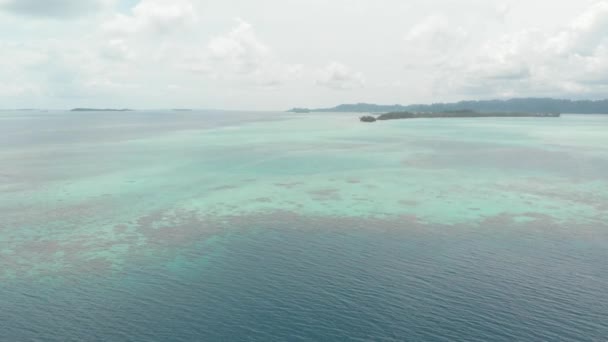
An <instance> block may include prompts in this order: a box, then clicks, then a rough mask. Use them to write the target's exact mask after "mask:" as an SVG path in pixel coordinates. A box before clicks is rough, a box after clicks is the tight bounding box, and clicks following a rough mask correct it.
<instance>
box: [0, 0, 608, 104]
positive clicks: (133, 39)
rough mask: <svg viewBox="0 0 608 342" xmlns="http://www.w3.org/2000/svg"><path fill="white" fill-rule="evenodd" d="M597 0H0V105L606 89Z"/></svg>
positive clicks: (581, 95)
mask: <svg viewBox="0 0 608 342" xmlns="http://www.w3.org/2000/svg"><path fill="white" fill-rule="evenodd" d="M607 91H608V0H604V1H597V0H525V1H524V0H497V1H492V0H458V1H456V0H408V1H405V0H332V1H327V0H306V1H305V0H256V1H251V0H44V1H42V0H0V108H57V109H60V108H72V107H112V108H119V107H120V108H122V107H128V108H139V109H145V108H215V109H244V110H285V109H288V108H291V107H311V108H315V107H331V106H334V105H337V104H340V103H356V102H370V103H379V104H396V103H399V104H412V103H433V102H449V101H457V100H469V99H494V98H512V97H532V96H534V97H559V98H571V99H600V98H607V97H608V95H607V94H608V93H607Z"/></svg>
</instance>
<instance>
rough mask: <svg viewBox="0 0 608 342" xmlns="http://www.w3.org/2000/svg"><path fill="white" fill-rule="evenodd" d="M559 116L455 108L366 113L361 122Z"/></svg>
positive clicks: (556, 115) (555, 115) (554, 116)
mask: <svg viewBox="0 0 608 342" xmlns="http://www.w3.org/2000/svg"><path fill="white" fill-rule="evenodd" d="M526 117H534V118H558V117H560V114H559V113H497V112H496V113H490V112H476V111H473V110H454V111H445V112H437V113H411V112H390V113H386V114H381V115H379V116H377V117H374V116H372V115H365V116H362V117H360V118H359V120H360V121H361V122H375V121H377V120H398V119H429V118H526Z"/></svg>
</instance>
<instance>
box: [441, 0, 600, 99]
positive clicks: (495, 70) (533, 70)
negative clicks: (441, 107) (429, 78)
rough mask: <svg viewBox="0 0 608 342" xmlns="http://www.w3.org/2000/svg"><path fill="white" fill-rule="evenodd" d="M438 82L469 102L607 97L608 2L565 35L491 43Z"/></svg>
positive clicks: (530, 33)
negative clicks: (507, 98)
mask: <svg viewBox="0 0 608 342" xmlns="http://www.w3.org/2000/svg"><path fill="white" fill-rule="evenodd" d="M438 78H440V79H442V81H439V80H438V81H437V84H438V89H439V91H440V92H442V93H460V94H462V95H465V96H468V97H470V96H481V97H491V96H565V97H568V96H575V97H584V96H590V97H595V96H598V95H602V92H603V91H605V89H606V86H608V2H606V1H603V2H599V3H596V4H595V5H593V6H591V7H590V8H589V9H588V10H587V11H585V12H584V13H582V14H581V15H580V16H578V17H576V18H575V19H574V20H573V22H572V23H571V24H570V25H567V26H565V27H562V28H560V29H556V30H539V29H525V30H521V31H519V32H514V33H509V34H505V35H503V36H502V37H501V38H499V39H491V40H489V41H487V42H486V43H485V44H484V45H483V46H482V47H481V49H479V52H478V53H476V54H474V55H472V56H471V57H470V58H465V59H463V60H460V61H456V62H455V63H454V64H453V65H451V66H450V67H449V68H446V69H445V70H443V71H442V73H440V74H439V76H438Z"/></svg>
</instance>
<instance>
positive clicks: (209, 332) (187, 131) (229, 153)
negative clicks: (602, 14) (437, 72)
mask: <svg viewBox="0 0 608 342" xmlns="http://www.w3.org/2000/svg"><path fill="white" fill-rule="evenodd" d="M607 261H608V116H602V115H563V116H562V117H561V118H474V119H473V118H471V119H464V118H463V119H414V120H394V121H385V122H376V123H360V122H359V120H358V115H357V114H354V113H350V114H349V113H313V114H293V113H278V112H222V111H191V112H175V111H134V112H104V113H100V112H63V111H48V112H38V111H19V112H17V111H15V112H11V111H3V112H0V305H1V310H0V341H19V342H20V341H608V262H607Z"/></svg>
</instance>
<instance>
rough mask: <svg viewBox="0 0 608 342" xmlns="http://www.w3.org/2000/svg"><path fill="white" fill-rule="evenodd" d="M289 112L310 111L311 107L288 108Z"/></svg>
mask: <svg viewBox="0 0 608 342" xmlns="http://www.w3.org/2000/svg"><path fill="white" fill-rule="evenodd" d="M288 112H292V113H310V109H308V108H292V109H290V110H288Z"/></svg>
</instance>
